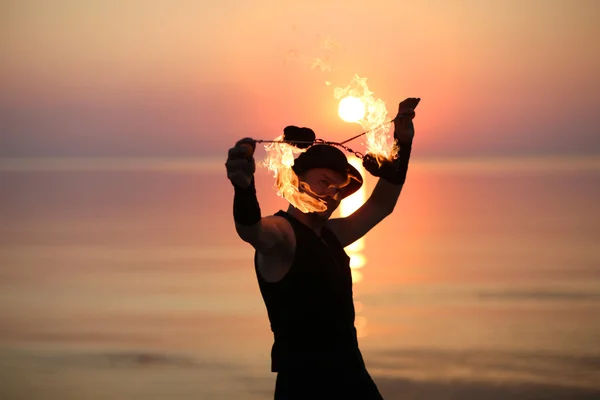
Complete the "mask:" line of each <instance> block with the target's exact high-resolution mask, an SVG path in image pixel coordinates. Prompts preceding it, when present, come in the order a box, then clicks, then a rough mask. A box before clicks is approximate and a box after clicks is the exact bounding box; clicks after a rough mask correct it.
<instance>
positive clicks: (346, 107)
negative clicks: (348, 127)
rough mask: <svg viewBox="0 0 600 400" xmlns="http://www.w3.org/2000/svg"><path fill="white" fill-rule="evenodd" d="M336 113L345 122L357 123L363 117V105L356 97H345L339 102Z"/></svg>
mask: <svg viewBox="0 0 600 400" xmlns="http://www.w3.org/2000/svg"><path fill="white" fill-rule="evenodd" d="M338 113H339V115H340V118H342V119H343V120H344V121H346V122H357V121H360V120H361V119H363V118H364V116H365V105H364V103H363V102H362V101H361V100H360V99H359V98H358V97H354V96H346V97H344V98H343V99H342V100H340V105H339V107H338Z"/></svg>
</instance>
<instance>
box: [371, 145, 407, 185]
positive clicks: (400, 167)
mask: <svg viewBox="0 0 600 400" xmlns="http://www.w3.org/2000/svg"><path fill="white" fill-rule="evenodd" d="M411 149H412V145H411V144H405V145H401V146H400V150H399V151H398V155H397V157H396V158H395V159H393V160H388V159H385V158H384V159H382V160H381V161H377V158H376V157H375V156H374V155H373V154H371V153H367V154H366V155H365V157H364V158H363V167H364V168H365V169H366V170H367V171H369V173H370V174H371V175H373V176H376V177H378V178H381V179H385V180H386V181H388V182H390V183H393V184H394V185H403V184H404V182H405V181H406V173H407V172H408V161H409V159H410V152H411Z"/></svg>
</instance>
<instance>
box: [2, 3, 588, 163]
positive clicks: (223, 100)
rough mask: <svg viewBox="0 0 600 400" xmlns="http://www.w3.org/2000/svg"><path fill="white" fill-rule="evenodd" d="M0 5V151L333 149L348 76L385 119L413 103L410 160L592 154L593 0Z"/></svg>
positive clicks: (344, 128)
mask: <svg viewBox="0 0 600 400" xmlns="http://www.w3.org/2000/svg"><path fill="white" fill-rule="evenodd" d="M1 7H2V10H1V12H0V15H2V16H1V17H0V18H1V21H0V24H1V26H2V28H0V29H1V30H2V34H1V35H0V51H1V52H2V54H3V66H2V68H1V69H0V84H1V87H0V89H1V90H0V120H1V121H2V126H3V132H2V137H1V138H0V156H20V155H26V156H36V155H50V156H52V155H58V156H60V155H82V156H86V155H126V156H130V155H131V156H136V155H157V156H176V155H185V156H196V155H215V154H224V150H225V149H226V148H227V147H229V145H230V144H231V143H233V142H235V140H236V139H237V138H239V137H243V136H253V137H257V138H274V137H275V136H277V135H279V134H280V132H281V130H282V129H283V127H284V126H286V125H289V124H296V125H304V126H310V127H312V128H313V129H314V130H315V131H316V132H317V134H318V136H320V137H323V138H326V139H334V140H335V139H338V140H341V139H345V138H347V137H349V136H352V135H354V134H356V133H359V132H360V127H359V126H358V125H353V124H347V123H344V122H342V121H341V120H340V119H339V118H338V117H337V113H336V107H337V104H336V100H335V99H334V97H333V88H334V87H336V86H340V87H343V86H345V85H347V84H348V83H349V82H350V80H351V78H352V76H353V75H354V74H359V75H360V76H363V77H367V78H368V84H369V87H370V89H371V90H372V91H373V92H374V95H375V96H376V97H379V98H381V99H383V100H384V101H385V102H386V104H388V110H389V111H390V112H393V110H394V109H395V107H396V104H397V102H398V101H400V100H402V99H403V98H405V97H409V96H417V97H421V98H422V99H423V100H422V102H421V105H420V106H419V112H418V114H417V115H418V117H417V118H418V125H417V129H418V131H417V135H418V138H417V140H418V143H419V151H420V154H430V155H464V154H466V155H471V154H473V155H487V154H531V153H534V154H562V153H570V154H572V153H594V154H598V153H600V139H599V138H598V134H599V133H600V122H598V119H597V117H596V116H595V113H596V111H597V109H598V108H599V107H598V105H599V102H598V100H597V94H598V93H600V74H598V71H600V45H598V43H597V38H598V37H600V25H599V24H598V23H597V21H598V20H600V3H598V2H596V1H593V0H590V1H566V0H565V1H558V0H554V1H550V0H548V1H541V0H540V1H537V0H536V1H534V0H527V1H516V0H513V1H487V2H483V1H476V0H471V1H467V0H464V1H452V2H448V1H441V0H440V1H433V0H430V1H419V2H416V1H412V2H404V1H395V0H394V1H392V0H389V1H384V0H371V1H325V0H319V1H316V0H310V1H294V2H291V1H277V0H271V1H242V0H237V1H236V0H222V1H218V2H212V3H208V2H204V1H201V2H193V1H183V0H180V1H166V0H163V1H159V0H157V1H142V0H125V1H91V0H82V1H66V0H57V1H53V2H45V1H41V0H39V1H33V0H25V1H16V0H12V1H10V0H9V1H4V2H2V6H1ZM324 44H327V45H324ZM316 58H321V59H322V60H325V61H326V62H327V66H328V67H330V68H331V71H321V69H319V68H316V69H313V68H311V64H312V63H313V62H314V60H315V59H316ZM326 81H330V82H331V83H332V85H331V86H327V85H326V84H325V82H326ZM354 147H360V145H357V144H354Z"/></svg>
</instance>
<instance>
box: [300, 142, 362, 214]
mask: <svg viewBox="0 0 600 400" xmlns="http://www.w3.org/2000/svg"><path fill="white" fill-rule="evenodd" d="M292 169H293V171H294V172H295V173H296V175H297V176H298V178H299V180H300V183H299V189H300V190H303V191H304V192H307V193H309V194H310V195H312V196H313V197H319V198H321V199H323V201H325V202H326V203H327V210H326V211H323V212H321V213H315V214H318V215H319V216H320V217H323V218H329V217H330V216H331V214H332V213H333V212H334V211H335V210H336V208H337V207H338V206H339V204H340V202H341V201H342V199H343V198H345V197H348V196H350V195H351V194H352V193H354V192H356V191H357V190H358V189H359V188H360V187H361V186H362V183H363V178H362V176H361V175H360V173H359V172H358V170H357V169H356V168H354V167H353V166H352V165H351V164H350V163H348V159H347V158H346V155H345V154H344V153H343V152H342V151H341V150H340V149H338V148H337V147H334V146H330V145H324V144H319V145H314V146H311V147H309V148H308V150H306V151H305V152H304V153H302V154H300V155H299V156H298V158H296V160H295V161H294V165H293V166H292Z"/></svg>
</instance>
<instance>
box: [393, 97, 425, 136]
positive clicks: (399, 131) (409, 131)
mask: <svg viewBox="0 0 600 400" xmlns="http://www.w3.org/2000/svg"><path fill="white" fill-rule="evenodd" d="M420 101H421V99H420V98H415V97H409V98H408V99H406V100H404V101H402V102H401V103H400V104H399V105H398V115H396V118H394V138H395V139H396V141H397V142H398V144H399V145H403V144H410V143H412V141H413V138H414V137H415V127H414V125H413V122H412V120H413V118H414V117H415V108H417V105H419V102H420Z"/></svg>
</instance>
